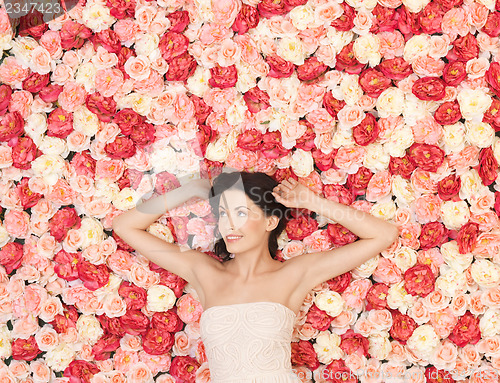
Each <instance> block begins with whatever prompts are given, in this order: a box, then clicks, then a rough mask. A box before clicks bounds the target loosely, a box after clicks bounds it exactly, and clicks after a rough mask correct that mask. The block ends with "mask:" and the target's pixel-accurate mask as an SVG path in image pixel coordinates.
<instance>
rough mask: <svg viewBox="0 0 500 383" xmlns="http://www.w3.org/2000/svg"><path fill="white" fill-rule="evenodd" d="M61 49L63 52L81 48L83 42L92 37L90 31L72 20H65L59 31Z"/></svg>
mask: <svg viewBox="0 0 500 383" xmlns="http://www.w3.org/2000/svg"><path fill="white" fill-rule="evenodd" d="M59 34H60V36H61V47H62V49H64V50H65V51H67V50H71V49H73V48H81V47H82V45H83V43H84V42H85V40H87V39H88V38H89V37H90V36H92V30H91V29H90V28H87V27H86V26H85V25H83V24H80V23H77V22H76V21H73V20H70V19H68V20H66V21H65V22H64V23H63V24H62V28H61V30H60V31H59Z"/></svg>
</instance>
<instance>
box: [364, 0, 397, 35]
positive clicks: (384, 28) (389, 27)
mask: <svg viewBox="0 0 500 383" xmlns="http://www.w3.org/2000/svg"><path fill="white" fill-rule="evenodd" d="M372 16H373V17H372V26H371V27H370V33H374V34H377V33H380V32H392V31H394V29H395V28H396V27H397V26H398V21H397V19H396V10H395V9H393V8H387V7H383V6H382V5H380V4H377V5H376V6H375V8H373V10H372Z"/></svg>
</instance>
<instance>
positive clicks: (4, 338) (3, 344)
mask: <svg viewBox="0 0 500 383" xmlns="http://www.w3.org/2000/svg"><path fill="white" fill-rule="evenodd" d="M11 340H12V337H11V334H10V330H9V328H8V327H7V325H5V324H2V325H0V358H2V359H7V358H10V356H11V355H12V345H11Z"/></svg>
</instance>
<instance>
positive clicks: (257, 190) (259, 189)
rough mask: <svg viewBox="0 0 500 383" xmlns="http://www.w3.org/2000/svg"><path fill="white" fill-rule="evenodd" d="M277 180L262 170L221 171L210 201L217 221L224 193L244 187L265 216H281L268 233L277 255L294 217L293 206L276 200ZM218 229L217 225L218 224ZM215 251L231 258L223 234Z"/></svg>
mask: <svg viewBox="0 0 500 383" xmlns="http://www.w3.org/2000/svg"><path fill="white" fill-rule="evenodd" d="M278 184H279V183H278V181H276V180H275V179H274V178H272V177H271V176H268V175H267V174H265V173H261V172H254V173H250V172H244V171H240V172H231V173H221V174H219V175H218V176H217V177H215V178H214V180H213V183H212V187H211V188H210V198H209V203H210V206H211V208H212V212H213V213H214V215H215V217H216V219H217V221H218V220H219V204H220V197H221V194H222V193H223V192H224V191H226V190H228V189H237V190H240V189H241V185H242V186H243V189H244V190H242V191H244V192H245V194H246V195H247V196H248V197H249V198H250V199H251V200H252V201H253V202H254V203H255V204H256V205H257V206H258V207H260V209H261V210H262V211H263V212H264V214H265V215H266V217H270V216H272V215H276V216H277V217H278V218H279V219H280V220H279V223H278V225H277V226H276V227H275V228H274V229H273V231H271V234H270V235H269V241H268V247H269V252H270V253H271V257H272V258H273V259H276V252H277V250H278V237H279V235H280V234H281V232H282V231H283V229H284V228H285V227H286V223H287V221H288V220H289V219H290V218H291V209H289V208H287V207H286V206H285V205H283V204H281V203H279V202H277V201H276V199H275V198H274V196H273V195H272V194H271V192H272V191H273V189H274V188H275V187H276V186H278ZM216 230H217V231H218V228H217V227H216ZM214 253H215V254H216V255H217V257H219V258H220V259H222V261H223V262H225V261H228V260H229V259H231V257H230V255H231V253H229V252H228V251H227V248H226V243H225V242H224V238H220V239H219V240H218V241H217V242H216V243H215V246H214Z"/></svg>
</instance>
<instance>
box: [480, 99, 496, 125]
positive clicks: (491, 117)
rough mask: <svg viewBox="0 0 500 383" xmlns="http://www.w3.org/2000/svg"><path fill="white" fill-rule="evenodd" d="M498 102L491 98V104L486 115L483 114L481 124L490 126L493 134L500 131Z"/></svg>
mask: <svg viewBox="0 0 500 383" xmlns="http://www.w3.org/2000/svg"><path fill="white" fill-rule="evenodd" d="M499 111H500V100H499V99H498V98H495V97H492V103H491V105H490V107H489V108H488V110H487V111H486V113H484V117H483V122H486V123H487V124H490V125H491V126H492V128H493V129H495V132H499V131H500V113H498V112H499Z"/></svg>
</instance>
